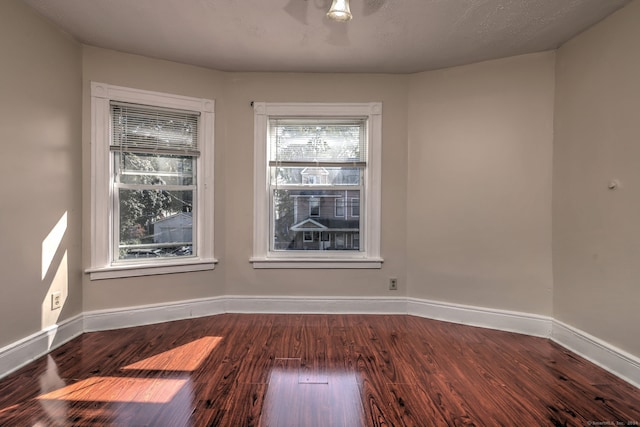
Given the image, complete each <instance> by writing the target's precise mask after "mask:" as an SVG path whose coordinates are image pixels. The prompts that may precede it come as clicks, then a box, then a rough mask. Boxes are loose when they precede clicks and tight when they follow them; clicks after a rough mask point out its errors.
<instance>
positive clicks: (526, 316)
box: [407, 298, 552, 338]
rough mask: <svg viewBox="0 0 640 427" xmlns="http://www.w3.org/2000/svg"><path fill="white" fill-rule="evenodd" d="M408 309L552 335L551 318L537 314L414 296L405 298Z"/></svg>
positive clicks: (419, 313)
mask: <svg viewBox="0 0 640 427" xmlns="http://www.w3.org/2000/svg"><path fill="white" fill-rule="evenodd" d="M407 309H408V310H407V312H408V313H409V314H413V315H415V316H420V317H427V318H429V319H435V320H442V321H445V322H453V323H460V324H463V325H469V326H479V327H482V328H489V329H497V330H500V331H508V332H517V333H520V334H525V335H531V336H535V337H543V338H548V337H549V336H550V335H551V321H552V319H551V318H550V317H547V316H540V315H537V314H531V313H523V312H517V311H507V310H498V309H494V308H484V307H474V306H468V305H462V304H451V303H444V302H439V301H428V300H423V299H417V298H407Z"/></svg>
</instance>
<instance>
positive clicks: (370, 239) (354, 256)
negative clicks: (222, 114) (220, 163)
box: [249, 102, 383, 269]
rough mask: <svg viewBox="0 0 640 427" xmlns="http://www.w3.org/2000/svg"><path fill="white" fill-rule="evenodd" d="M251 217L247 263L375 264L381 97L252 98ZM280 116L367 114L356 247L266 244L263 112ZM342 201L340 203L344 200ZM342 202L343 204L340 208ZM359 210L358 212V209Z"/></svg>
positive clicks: (265, 118) (292, 265)
mask: <svg viewBox="0 0 640 427" xmlns="http://www.w3.org/2000/svg"><path fill="white" fill-rule="evenodd" d="M253 107H254V217H253V256H252V257H251V258H250V259H249V261H250V262H251V263H252V264H253V268H354V269H357V268H381V267H382V262H383V259H382V258H381V257H380V225H381V224H380V206H381V191H380V189H381V186H382V179H381V171H382V103H380V102H367V103H272V102H254V103H253ZM274 116H283V117H340V116H345V117H367V118H368V120H367V129H366V132H367V136H368V147H367V156H368V158H367V167H366V169H365V180H366V181H365V182H366V187H365V194H363V195H361V199H360V202H361V203H362V202H363V201H364V203H365V204H366V205H365V206H364V209H363V211H364V212H365V215H364V216H363V218H362V220H363V221H364V226H363V227H364V236H363V237H364V238H362V236H361V246H362V248H363V250H362V251H357V252H345V253H342V252H341V251H335V252H332V251H324V252H322V253H300V252H296V253H294V254H292V253H287V252H284V251H283V252H274V251H270V250H269V239H270V229H271V227H270V224H269V215H270V214H269V180H268V179H269V171H268V168H267V149H268V148H267V144H266V141H267V132H268V124H269V118H270V117H274ZM345 205H346V203H345ZM346 209H347V207H346V206H345V210H346ZM361 216H362V215H361Z"/></svg>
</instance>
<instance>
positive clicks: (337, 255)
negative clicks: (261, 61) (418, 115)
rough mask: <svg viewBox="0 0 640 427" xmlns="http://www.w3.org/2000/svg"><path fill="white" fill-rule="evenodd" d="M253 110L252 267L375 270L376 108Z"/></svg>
mask: <svg viewBox="0 0 640 427" xmlns="http://www.w3.org/2000/svg"><path fill="white" fill-rule="evenodd" d="M254 108H255V126H256V141H255V147H256V155H255V159H256V171H255V173H256V176H257V177H264V180H260V179H258V180H256V188H255V192H256V194H255V199H256V213H255V224H254V257H253V258H252V262H253V264H254V267H256V268H270V267H294V268H295V267H309V266H313V267H323V266H324V267H331V268H338V267H339V268H352V267H353V268H379V267H380V264H381V262H382V260H381V259H380V256H379V236H380V232H379V228H380V222H379V218H380V213H379V212H380V143H381V104H380V103H367V104H271V103H255V104H254ZM360 200H366V201H368V203H367V204H365V205H362V206H361V204H360ZM347 203H349V209H347Z"/></svg>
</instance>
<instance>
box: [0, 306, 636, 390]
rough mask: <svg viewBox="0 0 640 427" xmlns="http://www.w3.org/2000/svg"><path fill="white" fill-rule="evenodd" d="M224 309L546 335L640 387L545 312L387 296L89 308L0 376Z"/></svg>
mask: <svg viewBox="0 0 640 427" xmlns="http://www.w3.org/2000/svg"><path fill="white" fill-rule="evenodd" d="M223 313H296V314H328V313H332V314H349V313H351V314H410V315H414V316H419V317H425V318H429V319H434V320H442V321H446V322H453V323H460V324H464V325H470V326H479V327H483V328H489V329H498V330H502V331H509V332H517V333H521V334H525V335H531V336H537V337H544V338H550V339H552V340H553V341H555V342H557V343H558V344H560V345H562V346H563V347H566V348H568V349H569V350H571V351H573V352H575V353H577V354H579V355H580V356H582V357H584V358H586V359H588V360H590V361H591V362H593V363H595V364H596V365H598V366H600V367H602V368H604V369H606V370H608V371H609V372H612V373H613V374H615V375H617V376H618V377H620V378H622V379H623V380H625V381H627V382H629V383H631V384H633V385H634V386H636V387H640V359H639V358H638V357H635V356H633V355H631V354H628V353H625V352H624V351H622V350H620V349H618V348H616V347H614V346H612V345H611V344H609V343H607V342H604V341H602V340H600V339H598V338H596V337H593V336H591V335H589V334H587V333H586V332H583V331H580V330H578V329H576V328H573V327H571V326H569V325H566V324H564V323H562V322H559V321H557V320H554V319H552V318H551V317H547V316H540V315H536V314H531V313H522V312H514V311H506V310H498V309H491V308H484V307H474V306H467V305H461V304H452V303H444V302H440V301H429V300H424V299H418V298H404V297H395V298H386V297H369V298H358V297H332V298H330V297H307V298H305V297H288V296H287V297H273V296H244V295H229V296H222V297H215V298H205V299H198V300H189V301H181V302H177V303H169V304H155V305H147V306H139V307H128V308H123V309H116V310H100V311H90V312H86V313H83V314H80V315H77V316H75V317H73V318H71V319H68V320H66V321H64V322H62V323H61V324H60V325H58V326H53V327H50V328H47V329H45V330H42V331H40V332H38V333H36V334H33V335H30V336H28V337H26V338H24V339H22V340H20V341H17V342H15V343H13V344H10V345H8V346H6V347H4V348H2V349H0V378H2V377H4V376H5V375H7V374H9V373H11V372H13V371H15V370H17V369H19V368H21V367H22V366H24V365H26V364H28V363H29V362H31V361H32V360H34V359H36V358H38V357H40V356H43V355H45V354H46V353H48V352H49V351H51V350H53V349H54V348H56V347H59V346H60V345H62V344H64V343H65V342H67V341H70V340H71V339H73V338H75V337H77V336H78V335H80V334H82V333H83V332H93V331H103V330H110V329H120V328H127V327H132V326H142V325H149V324H154V323H161V322H168V321H172V320H181V319H189V318H195V317H204V316H212V315H216V314H223Z"/></svg>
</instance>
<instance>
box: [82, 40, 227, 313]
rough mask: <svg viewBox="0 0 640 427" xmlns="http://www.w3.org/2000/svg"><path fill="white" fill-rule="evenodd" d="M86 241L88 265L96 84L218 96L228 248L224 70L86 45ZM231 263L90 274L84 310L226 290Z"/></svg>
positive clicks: (220, 228)
mask: <svg viewBox="0 0 640 427" xmlns="http://www.w3.org/2000/svg"><path fill="white" fill-rule="evenodd" d="M82 71H83V89H84V90H83V131H82V136H83V171H82V175H83V178H84V179H83V181H84V187H83V194H84V203H83V244H84V246H85V247H86V248H87V250H85V251H84V265H85V266H89V265H90V262H91V253H90V250H89V248H90V247H91V246H90V245H91V239H90V237H91V233H90V228H89V227H90V223H91V221H90V219H91V216H90V215H91V204H90V200H91V199H90V194H91V193H90V190H91V188H90V184H91V168H90V165H91V147H90V142H91V121H90V119H91V101H90V95H91V90H90V82H91V81H95V82H101V83H108V84H112V85H118V86H126V87H132V88H136V89H144V90H152V91H158V92H167V93H172V94H177V95H184V96H193V97H199V98H208V99H215V100H216V131H215V138H216V142H217V144H216V147H215V150H216V162H215V167H216V174H215V191H216V196H215V197H216V200H215V201H216V206H215V220H216V224H215V252H216V255H218V256H220V254H224V252H225V245H224V240H225V234H226V232H225V230H226V228H225V224H224V222H225V207H224V203H223V202H222V200H224V198H225V193H226V191H225V189H226V184H225V177H224V174H222V173H219V171H221V170H223V169H224V165H225V162H226V160H225V159H226V154H225V145H224V143H223V142H224V140H225V125H224V123H225V118H224V102H221V98H222V94H223V92H224V74H223V73H220V72H217V71H213V70H208V69H205V68H199V67H192V66H188V65H182V64H177V63H175V62H169V61H161V60H156V59H150V58H145V57H142V56H137V55H128V54H124V53H120V52H115V51H112V50H105V49H99V48H94V47H88V46H84V47H83V65H82ZM225 268H226V266H225V263H220V264H219V265H218V266H217V267H216V269H215V270H213V271H201V272H192V273H181V274H169V275H157V276H146V277H134V278H125V279H112V280H94V281H90V280H89V276H88V275H84V310H85V311H93V310H101V309H109V308H120V307H130V306H139V305H147V304H160V303H165V302H171V301H184V300H190V299H198V298H207V297H211V296H217V295H222V294H224V293H225V292H224V270H225Z"/></svg>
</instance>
